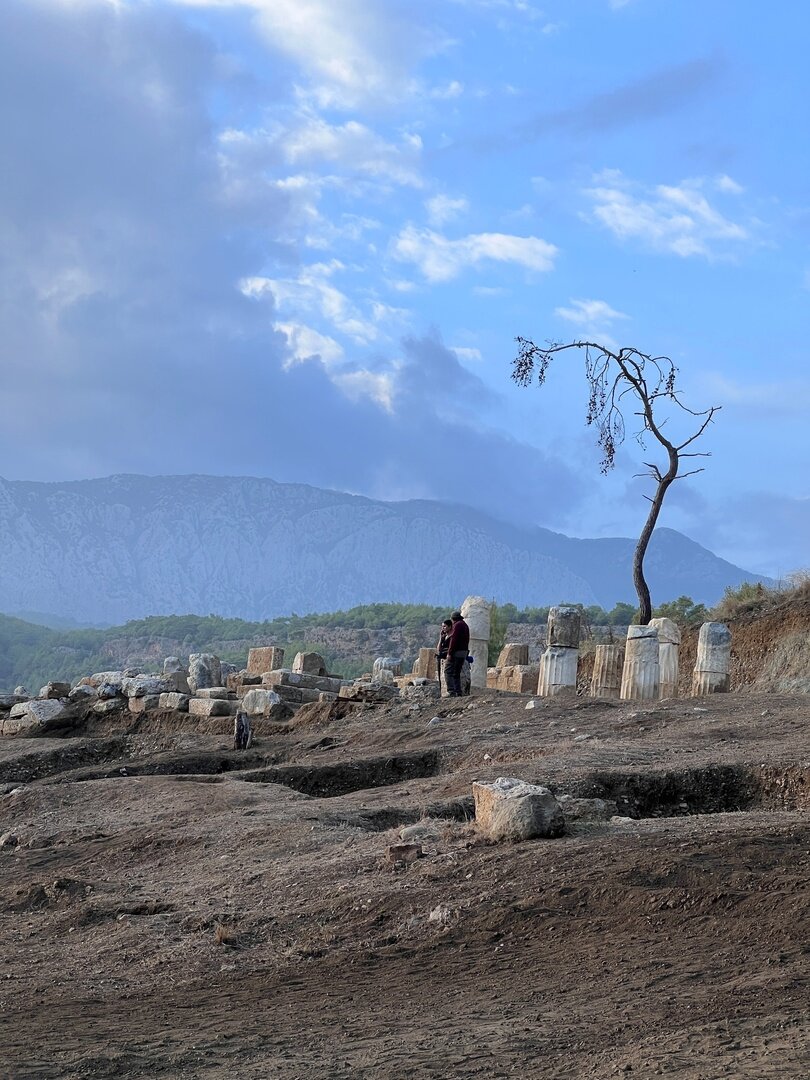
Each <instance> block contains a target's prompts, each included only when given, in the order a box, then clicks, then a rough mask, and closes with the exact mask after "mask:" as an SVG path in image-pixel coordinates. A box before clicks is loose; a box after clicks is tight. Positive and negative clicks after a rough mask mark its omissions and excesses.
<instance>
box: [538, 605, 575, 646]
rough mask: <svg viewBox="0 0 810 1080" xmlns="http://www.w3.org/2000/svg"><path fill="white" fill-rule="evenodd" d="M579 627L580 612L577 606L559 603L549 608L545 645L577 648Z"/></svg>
mask: <svg viewBox="0 0 810 1080" xmlns="http://www.w3.org/2000/svg"><path fill="white" fill-rule="evenodd" d="M581 629H582V612H581V610H580V609H579V608H578V607H568V606H565V605H559V606H557V607H552V608H549V612H548V637H547V645H557V646H559V647H560V648H563V649H578V648H579V639H580V633H581Z"/></svg>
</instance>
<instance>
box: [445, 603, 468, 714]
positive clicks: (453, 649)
mask: <svg viewBox="0 0 810 1080" xmlns="http://www.w3.org/2000/svg"><path fill="white" fill-rule="evenodd" d="M450 618H451V619H452V620H453V629H452V631H451V632H450V640H449V641H448V643H447V660H446V662H445V665H444V678H445V682H446V684H447V694H448V696H449V697H461V669H462V667H463V666H464V661H465V660H466V659H467V652H468V651H469V648H470V628H469V626H467V624H466V623H465V621H464V619H462V617H461V612H460V611H454V612H453V614H452V615H451V616H450Z"/></svg>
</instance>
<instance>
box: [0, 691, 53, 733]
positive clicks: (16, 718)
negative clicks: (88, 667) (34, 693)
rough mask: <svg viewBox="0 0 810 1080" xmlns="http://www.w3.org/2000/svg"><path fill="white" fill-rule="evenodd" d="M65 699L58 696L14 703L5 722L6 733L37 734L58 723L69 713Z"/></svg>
mask: <svg viewBox="0 0 810 1080" xmlns="http://www.w3.org/2000/svg"><path fill="white" fill-rule="evenodd" d="M67 712H68V709H67V706H66V705H65V703H64V702H63V701H59V700H58V699H57V698H46V699H39V698H33V699H32V700H31V701H23V702H20V703H19V704H18V705H12V707H11V712H10V713H9V715H8V719H7V720H5V721H4V723H3V734H4V735H36V734H40V733H41V732H44V731H47V729H48V728H50V727H52V726H54V725H56V724H57V723H58V722H59V721H60V720H61V719H63V717H64V716H65V715H66V714H67Z"/></svg>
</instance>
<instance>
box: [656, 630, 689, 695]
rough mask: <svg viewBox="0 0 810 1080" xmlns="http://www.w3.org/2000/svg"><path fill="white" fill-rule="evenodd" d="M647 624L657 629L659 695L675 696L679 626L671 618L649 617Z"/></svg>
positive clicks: (679, 643) (676, 690)
mask: <svg viewBox="0 0 810 1080" xmlns="http://www.w3.org/2000/svg"><path fill="white" fill-rule="evenodd" d="M649 625H650V626H654V627H655V629H656V630H657V631H658V672H659V679H660V684H661V688H660V690H659V697H662V698H673V697H677V696H678V675H679V671H678V650H679V648H680V645H681V631H680V627H679V626H678V624H677V623H676V622H673V620H672V619H650V623H649Z"/></svg>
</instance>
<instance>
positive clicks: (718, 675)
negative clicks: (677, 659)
mask: <svg viewBox="0 0 810 1080" xmlns="http://www.w3.org/2000/svg"><path fill="white" fill-rule="evenodd" d="M730 662H731V631H730V630H729V628H728V627H727V626H726V624H725V623H721V622H705V623H704V624H703V625H702V626H701V628H700V634H699V635H698V647H697V659H696V660H695V670H694V673H693V675H692V697H703V696H704V695H706V694H724V693H726V692H727V690H728V688H729V682H730V676H729V664H730Z"/></svg>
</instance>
